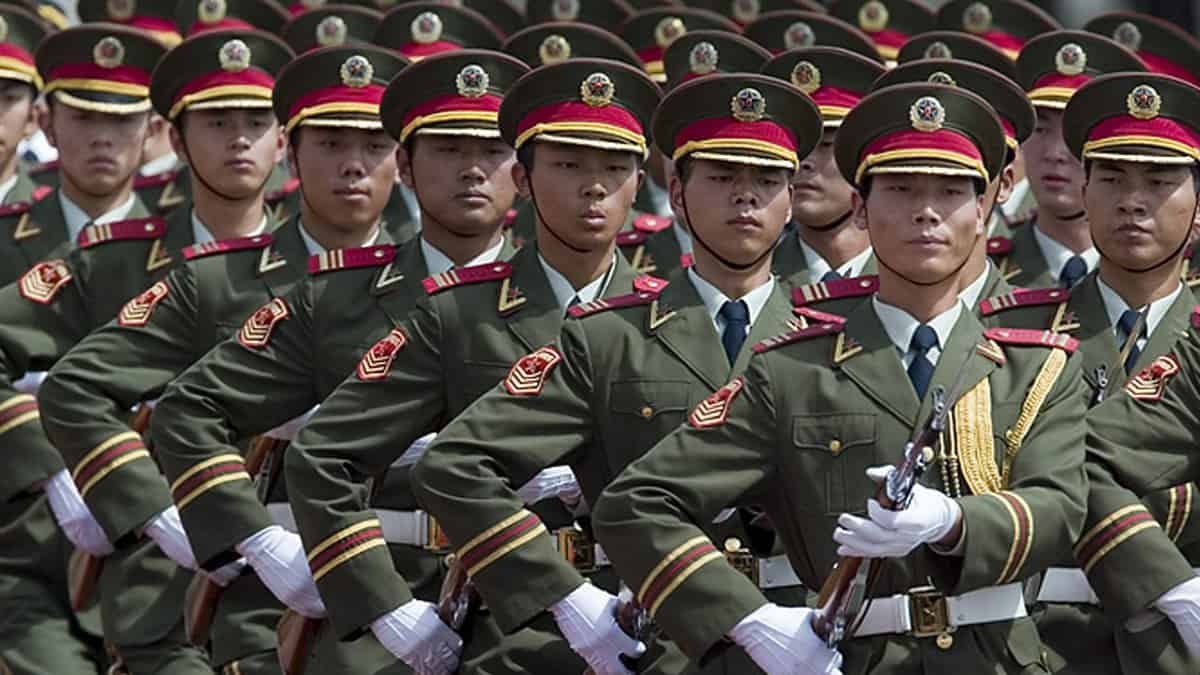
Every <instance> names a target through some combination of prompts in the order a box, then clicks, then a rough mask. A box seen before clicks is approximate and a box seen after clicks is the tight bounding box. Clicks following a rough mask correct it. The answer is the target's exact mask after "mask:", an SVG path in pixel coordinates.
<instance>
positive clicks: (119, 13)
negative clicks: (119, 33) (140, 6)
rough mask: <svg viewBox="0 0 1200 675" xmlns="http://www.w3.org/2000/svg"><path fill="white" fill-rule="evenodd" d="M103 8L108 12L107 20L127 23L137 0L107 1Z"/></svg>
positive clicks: (131, 16)
mask: <svg viewBox="0 0 1200 675" xmlns="http://www.w3.org/2000/svg"><path fill="white" fill-rule="evenodd" d="M104 7H105V9H106V10H108V18H110V19H115V20H117V21H128V20H130V19H132V18H133V13H134V11H135V8H136V7H137V0H108V2H107V3H105V5H104Z"/></svg>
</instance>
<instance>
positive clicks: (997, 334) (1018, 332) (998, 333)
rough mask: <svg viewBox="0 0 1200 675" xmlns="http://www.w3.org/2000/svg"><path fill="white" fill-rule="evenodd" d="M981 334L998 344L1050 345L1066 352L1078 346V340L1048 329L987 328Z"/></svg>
mask: <svg viewBox="0 0 1200 675" xmlns="http://www.w3.org/2000/svg"><path fill="white" fill-rule="evenodd" d="M983 336H984V337H986V338H987V339H989V340H994V341H996V342H998V343H1000V344H1009V345H1026V346H1033V347H1052V348H1054V349H1062V350H1063V351H1066V352H1068V353H1070V352H1074V351H1075V350H1076V349H1078V348H1079V340H1076V339H1075V338H1073V337H1071V336H1070V335H1064V334H1062V333H1055V332H1054V331H1049V330H1030V329H1018V328H989V329H987V330H985V331H983Z"/></svg>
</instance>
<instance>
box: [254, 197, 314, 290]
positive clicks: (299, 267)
mask: <svg viewBox="0 0 1200 675" xmlns="http://www.w3.org/2000/svg"><path fill="white" fill-rule="evenodd" d="M307 269H308V249H307V248H306V247H305V246H304V240H303V239H302V238H301V237H300V219H299V217H292V218H289V219H288V220H287V222H285V223H284V224H283V225H282V226H281V227H279V228H278V229H276V230H275V231H274V232H273V233H272V234H271V245H270V246H268V247H266V248H264V249H263V250H262V253H261V254H260V255H259V258H258V276H259V277H260V278H261V279H262V280H263V283H265V284H266V285H267V288H269V289H270V291H271V295H272V296H273V297H277V298H278V297H281V296H283V295H286V294H287V292H288V291H290V290H291V289H292V287H293V286H295V285H296V282H298V281H299V280H300V279H301V278H303V276H304V273H305V271H306V270H307Z"/></svg>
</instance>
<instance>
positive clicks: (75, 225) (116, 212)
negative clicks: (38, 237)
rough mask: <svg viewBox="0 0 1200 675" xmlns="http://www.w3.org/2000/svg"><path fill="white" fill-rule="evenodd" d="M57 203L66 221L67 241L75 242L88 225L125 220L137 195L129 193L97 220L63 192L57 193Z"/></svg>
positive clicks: (135, 201)
mask: <svg viewBox="0 0 1200 675" xmlns="http://www.w3.org/2000/svg"><path fill="white" fill-rule="evenodd" d="M58 203H59V206H61V207H62V212H63V220H65V221H67V237H68V241H71V242H75V241H78V240H79V233H80V232H83V228H85V227H87V226H88V225H103V224H105V223H115V222H117V221H119V220H125V218H126V217H127V216H128V215H129V212H130V211H132V210H133V205H134V204H136V203H137V195H136V194H134V193H132V192H130V193H129V198H128V199H126V200H125V201H124V202H123V203H122V204H120V205H119V206H117V207H116V208H115V209H113V210H111V211H109V212H108V213H105V214H102V215H100V216H99V217H97V218H91V217H89V216H88V214H87V212H86V211H84V210H83V209H82V208H80V206H79V205H78V204H76V203H75V202H73V201H71V198H70V197H68V196H67V193H66V191H65V190H59V191H58Z"/></svg>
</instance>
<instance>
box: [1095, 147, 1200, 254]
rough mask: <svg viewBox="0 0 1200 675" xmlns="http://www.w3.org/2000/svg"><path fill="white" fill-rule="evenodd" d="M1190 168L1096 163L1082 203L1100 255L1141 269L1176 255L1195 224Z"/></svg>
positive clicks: (1194, 198) (1194, 205)
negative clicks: (1085, 208) (1084, 205)
mask: <svg viewBox="0 0 1200 675" xmlns="http://www.w3.org/2000/svg"><path fill="white" fill-rule="evenodd" d="M1192 181H1193V176H1192V170H1191V168H1190V167H1186V166H1164V165H1159V164H1143V163H1138V162H1110V161H1097V162H1096V163H1095V164H1093V165H1092V167H1091V173H1090V175H1089V177H1088V182H1087V187H1086V189H1085V191H1084V202H1085V204H1086V205H1087V212H1088V222H1089V223H1090V225H1091V228H1092V239H1093V241H1095V242H1096V248H1097V250H1099V251H1100V254H1101V255H1102V256H1104V258H1105V259H1107V260H1111V261H1113V262H1115V263H1116V264H1117V265H1118V266H1119V267H1121V268H1123V269H1125V270H1128V271H1139V270H1145V269H1148V268H1150V267H1154V266H1157V265H1159V264H1160V263H1162V262H1163V261H1165V260H1166V259H1167V258H1168V257H1170V256H1172V255H1175V254H1178V253H1180V249H1181V247H1182V245H1183V243H1184V241H1185V240H1187V239H1189V238H1190V237H1191V236H1192V232H1193V229H1194V227H1195V223H1194V218H1195V215H1196V192H1195V186H1194V185H1193V183H1192Z"/></svg>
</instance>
